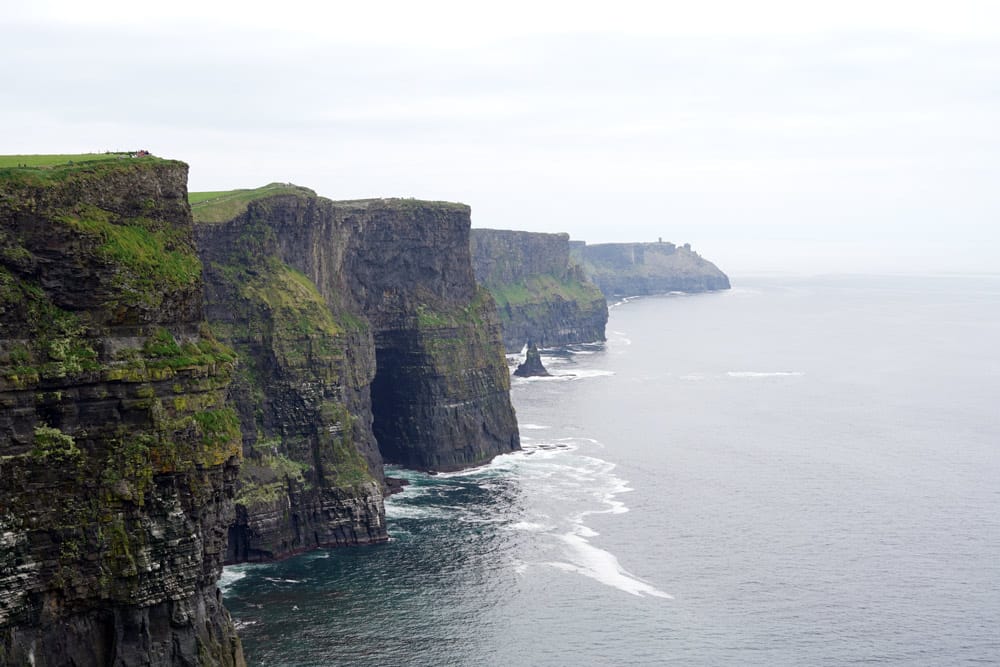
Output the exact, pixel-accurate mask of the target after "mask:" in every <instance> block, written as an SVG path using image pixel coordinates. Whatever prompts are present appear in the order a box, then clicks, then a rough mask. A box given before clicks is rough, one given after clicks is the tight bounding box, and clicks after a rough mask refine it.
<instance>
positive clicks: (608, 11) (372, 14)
mask: <svg viewBox="0 0 1000 667" xmlns="http://www.w3.org/2000/svg"><path fill="white" fill-rule="evenodd" d="M9 4H10V3H9ZM145 4H146V3H137V2H134V0H129V1H127V2H126V1H124V0H123V1H115V2H46V1H37V0H33V1H32V2H30V3H28V2H25V3H18V5H19V6H16V7H9V6H8V7H5V8H4V9H3V10H2V14H0V43H2V44H3V45H4V51H5V54H6V58H7V64H6V65H5V66H4V67H3V68H2V70H0V91H2V92H0V96H2V98H0V99H2V104H0V128H3V129H2V137H3V141H2V146H0V152H3V153H56V152H58V153H65V152H88V151H104V150H109V149H135V148H147V149H149V150H151V151H152V152H153V153H155V154H157V155H161V156H164V157H171V158H177V159H181V160H184V161H186V162H188V163H189V164H190V165H191V177H190V189H191V190H224V189H231V188H241V187H256V186H259V185H263V184H266V183H269V182H272V181H287V182H294V183H297V184H300V185H305V186H308V187H311V188H313V189H314V190H316V191H317V192H319V193H320V194H322V195H324V196H328V197H331V198H334V199H348V198H357V197H370V196H402V197H418V198H424V199H446V200H457V201H463V202H465V203H468V204H470V205H471V206H472V210H473V224H474V225H475V226H477V227H496V228H508V229H526V230H532V231H568V232H570V233H571V234H572V235H573V236H574V237H575V238H581V239H586V240H588V241H590V242H602V241H629V240H655V239H656V238H658V237H663V239H664V240H671V241H675V242H677V243H684V242H690V243H692V245H693V246H694V248H695V249H696V250H699V251H700V252H701V254H703V255H704V256H705V257H707V258H709V259H712V260H714V261H716V262H717V263H718V264H719V265H720V267H721V268H723V270H727V271H729V272H730V273H733V274H736V275H739V274H740V273H741V272H743V273H751V272H758V271H791V272H802V271H805V272H828V271H829V272H838V271H880V270H881V271H931V272H942V271H988V272H998V271H1000V269H998V265H1000V264H998V262H1000V187H998V183H1000V179H998V176H1000V2H996V1H995V0H989V1H983V2H978V1H976V2H974V1H962V0H951V1H950V2H943V1H936V2H920V1H919V0H916V1H914V0H909V1H904V0H900V1H896V0H888V1H881V2H880V1H879V0H868V1H867V2H854V1H851V0H839V1H838V2H806V1H803V0H798V1H787V2H784V1H765V0H757V1H755V2H745V1H742V0H740V1H732V2H721V1H716V2H710V1H705V0H700V1H698V2H693V1H692V0H685V1H684V2H656V3H654V2H627V1H626V2H622V1H620V0H616V1H615V2H610V1H607V0H605V1H604V2H599V3H598V2H548V3H546V2H518V1H507V2H503V3H491V4H489V5H487V4H484V3H473V2H468V1H467V0H466V1H464V2H430V1H426V0H421V1H420V2H413V1H411V2H400V3H394V2H393V3H386V2H366V3H359V2H352V3H350V4H349V5H348V3H343V4H344V5H345V6H341V3H336V2H333V3H324V4H322V5H319V4H317V5H315V6H314V5H312V4H311V3H303V2H297V1H294V0H293V1H286V2H273V1H271V2H266V3H265V2H254V1H251V2H247V1H241V2H205V1H201V2H191V1H189V0H182V1H174V2H171V3H157V4H159V5H167V4H169V6H157V7H152V6H150V7H145V6H144V5H145ZM149 4H152V3H149ZM362 5H363V6H362Z"/></svg>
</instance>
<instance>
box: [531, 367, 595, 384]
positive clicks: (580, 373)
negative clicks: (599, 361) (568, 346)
mask: <svg viewBox="0 0 1000 667" xmlns="http://www.w3.org/2000/svg"><path fill="white" fill-rule="evenodd" d="M614 374H615V373H614V371H602V370H596V369H594V370H575V369H574V371H573V372H572V373H553V374H552V375H549V376H548V377H530V378H518V377H515V378H513V381H514V383H515V384H521V383H524V382H572V381H574V380H588V379H590V378H599V377H608V376H609V375H614Z"/></svg>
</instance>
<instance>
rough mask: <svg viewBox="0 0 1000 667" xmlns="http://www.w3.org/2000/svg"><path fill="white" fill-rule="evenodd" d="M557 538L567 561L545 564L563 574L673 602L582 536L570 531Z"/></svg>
mask: <svg viewBox="0 0 1000 667" xmlns="http://www.w3.org/2000/svg"><path fill="white" fill-rule="evenodd" d="M559 538H560V539H561V540H562V542H563V543H564V544H565V545H566V547H567V549H566V551H567V553H566V558H567V560H569V562H568V563H566V562H559V561H555V562H549V563H547V564H548V565H551V566H552V567H555V568H558V569H560V570H563V571H565V572H575V573H576V574H582V575H583V576H585V577H590V578H591V579H594V580H595V581H599V582H600V583H602V584H604V585H606V586H611V587H612V588H617V589H618V590H620V591H624V592H626V593H629V594H631V595H636V596H640V597H641V596H645V595H648V596H651V597H657V598H665V599H668V600H669V599H673V596H672V595H670V594H669V593H664V592H663V591H661V590H660V589H658V588H656V587H654V586H652V585H651V584H649V583H647V582H645V581H643V580H641V579H639V578H638V577H636V576H635V575H633V574H631V573H629V572H628V571H626V570H625V569H624V568H623V567H622V566H621V564H620V563H619V562H618V559H617V558H616V557H615V556H614V554H612V553H610V552H608V551H605V550H604V549H600V548H598V547H595V546H594V545H593V544H591V543H590V542H588V541H587V539H586V538H585V537H584V536H582V535H578V534H577V533H576V532H570V533H565V534H563V535H560V536H559Z"/></svg>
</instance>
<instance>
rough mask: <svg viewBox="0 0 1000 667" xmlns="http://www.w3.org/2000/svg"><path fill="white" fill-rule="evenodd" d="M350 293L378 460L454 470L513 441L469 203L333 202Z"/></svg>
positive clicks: (514, 445) (496, 325) (492, 309)
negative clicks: (372, 361)
mask: <svg viewBox="0 0 1000 667" xmlns="http://www.w3.org/2000/svg"><path fill="white" fill-rule="evenodd" d="M335 208H336V210H337V211H338V215H339V216H340V217H341V218H342V219H343V220H344V221H345V222H346V223H348V224H349V225H350V226H351V229H352V234H351V239H352V243H351V244H349V246H348V252H347V256H346V266H347V274H348V276H349V281H350V287H351V290H352V293H353V295H354V297H355V299H356V300H357V302H358V303H359V304H360V305H361V308H362V311H363V313H364V314H365V315H366V316H367V317H368V319H369V320H370V321H371V323H372V327H373V330H374V334H375V335H374V338H375V353H376V366H377V370H376V374H375V380H374V382H373V383H372V409H373V412H374V415H375V421H374V429H375V437H376V438H377V439H378V443H379V449H380V450H381V452H382V456H383V457H384V458H385V460H386V461H388V462H392V463H399V464H402V465H404V466H408V467H411V468H417V469H433V470H456V469H460V468H465V467H468V466H472V465H478V464H481V463H486V462H487V461H489V460H490V459H492V458H493V457H494V456H496V455H497V454H502V453H506V452H510V451H513V450H516V449H518V448H520V438H519V435H518V430H517V420H516V419H515V417H514V409H513V407H512V406H511V403H510V375H509V372H508V370H507V363H506V360H505V358H504V354H503V352H504V351H503V345H502V342H501V337H500V322H499V320H498V318H497V311H496V305H495V303H494V301H493V298H492V297H491V296H490V293H489V292H488V291H487V290H486V289H485V288H481V287H479V286H477V285H476V281H475V278H474V276H473V273H472V264H471V260H470V255H469V229H470V225H471V223H470V217H469V207H467V206H464V205H462V204H449V203H444V202H420V201H413V200H400V199H396V200H370V201H362V202H341V203H338V204H336V206H335Z"/></svg>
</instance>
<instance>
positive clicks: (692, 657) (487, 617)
mask: <svg viewBox="0 0 1000 667" xmlns="http://www.w3.org/2000/svg"><path fill="white" fill-rule="evenodd" d="M736 282H737V287H736V288H735V289H734V290H732V291H731V292H726V293H720V294H707V295H698V296H689V297H688V296H675V297H662V298H649V299H640V300H636V301H633V302H630V303H628V304H625V305H622V306H619V307H616V308H614V309H613V310H612V317H611V322H610V324H609V336H608V337H609V340H608V343H607V344H606V345H601V346H584V347H580V348H576V349H574V350H570V351H562V352H553V353H550V354H547V355H545V356H544V360H545V361H546V363H547V364H548V365H549V367H550V370H551V371H553V372H555V373H557V374H558V375H560V376H561V377H557V378H554V379H533V380H515V382H514V386H513V390H512V395H513V398H514V401H515V406H516V407H517V410H518V417H519V422H520V424H521V428H522V436H523V439H524V447H525V449H524V451H523V452H521V453H518V454H514V455H510V456H505V457H501V458H499V459H497V461H496V462H495V463H494V464H492V465H490V466H487V467H484V468H480V469H477V470H473V471H469V472H466V473H462V474H454V475H439V476H436V477H428V476H426V475H418V474H410V473H404V474H406V476H408V477H409V479H410V480H411V481H412V484H411V486H410V487H409V488H408V490H407V491H406V492H405V493H403V494H401V495H399V496H395V497H393V498H392V499H391V500H390V502H389V503H388V504H387V511H388V514H389V522H390V526H389V527H390V533H391V534H392V536H393V539H392V541H391V542H390V543H388V544H385V545H382V546H378V547H368V548H356V549H344V550H338V551H329V552H315V553H311V554H306V555H303V556H300V557H297V558H294V559H290V560H288V561H285V562H282V563H277V564H272V565H264V566H237V567H234V568H228V569H227V572H226V575H225V577H224V586H223V587H224V589H225V596H226V601H227V605H228V606H229V608H230V609H231V610H232V612H233V615H234V617H235V618H236V619H237V620H238V622H239V624H240V626H241V627H242V630H241V632H242V636H243V638H244V644H245V647H246V651H247V656H248V658H249V659H250V661H251V663H252V664H256V665H656V664H669V663H676V664H704V665H717V664H783V665H800V664H830V665H840V664H847V663H852V662H853V663H871V662H878V663H888V664H926V665H941V664H982V663H989V662H992V661H995V660H997V658H998V656H1000V631H998V628H1000V593H998V591H1000V512H998V510H1000V417H998V414H1000V412H998V410H997V402H998V399H1000V354H998V353H997V351H996V349H995V346H996V341H997V340H1000V279H998V278H996V277H992V278H962V279H959V278H947V279H943V278H891V279H890V278H870V277H857V278H839V279H826V280H818V279H811V280H798V281H792V280H787V279H786V280H764V279H759V280H756V281H750V280H746V281H736ZM393 474H400V472H399V471H394V473H393Z"/></svg>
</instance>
